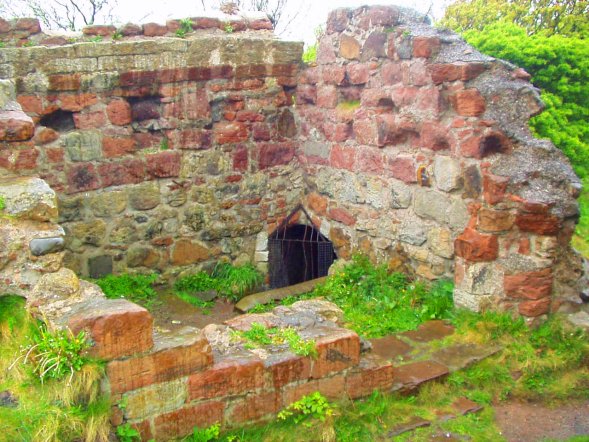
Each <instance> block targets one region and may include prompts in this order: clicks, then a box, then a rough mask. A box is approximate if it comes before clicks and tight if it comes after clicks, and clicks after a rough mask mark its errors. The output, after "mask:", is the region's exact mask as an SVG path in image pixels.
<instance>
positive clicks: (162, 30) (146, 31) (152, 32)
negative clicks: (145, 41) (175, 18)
mask: <svg viewBox="0 0 589 442" xmlns="http://www.w3.org/2000/svg"><path fill="white" fill-rule="evenodd" d="M167 33H168V28H167V27H166V26H164V25H160V24H158V23H146V24H144V25H143V35H145V36H146V37H161V36H162V35H166V34H167Z"/></svg>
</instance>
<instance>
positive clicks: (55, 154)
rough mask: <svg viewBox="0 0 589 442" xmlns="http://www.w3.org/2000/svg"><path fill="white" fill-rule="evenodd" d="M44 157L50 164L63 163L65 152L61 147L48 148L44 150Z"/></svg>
mask: <svg viewBox="0 0 589 442" xmlns="http://www.w3.org/2000/svg"><path fill="white" fill-rule="evenodd" d="M45 156H46V157H47V161H49V162H50V163H63V159H64V157H65V151H64V149H63V148H61V147H48V148H46V149H45Z"/></svg>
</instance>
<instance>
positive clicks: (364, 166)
mask: <svg viewBox="0 0 589 442" xmlns="http://www.w3.org/2000/svg"><path fill="white" fill-rule="evenodd" d="M356 167H357V169H358V170H360V171H362V172H366V173H372V174H379V175H380V174H382V172H383V170H384V163H383V156H382V151H381V150H380V149H376V148H372V149H371V148H369V147H364V148H361V149H360V150H359V151H358V157H357V159H356Z"/></svg>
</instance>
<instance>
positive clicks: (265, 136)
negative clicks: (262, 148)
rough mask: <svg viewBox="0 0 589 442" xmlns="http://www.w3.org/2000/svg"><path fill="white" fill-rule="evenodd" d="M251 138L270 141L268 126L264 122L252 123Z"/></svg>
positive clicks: (270, 135) (270, 134)
mask: <svg viewBox="0 0 589 442" xmlns="http://www.w3.org/2000/svg"><path fill="white" fill-rule="evenodd" d="M252 138H253V139H254V141H270V139H272V133H271V131H270V126H268V125H267V124H265V123H255V124H252Z"/></svg>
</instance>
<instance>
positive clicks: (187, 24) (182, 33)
mask: <svg viewBox="0 0 589 442" xmlns="http://www.w3.org/2000/svg"><path fill="white" fill-rule="evenodd" d="M191 31H192V19H191V18H182V19H180V27H179V28H178V29H176V37H180V38H184V37H186V34H188V33H189V32H191Z"/></svg>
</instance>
